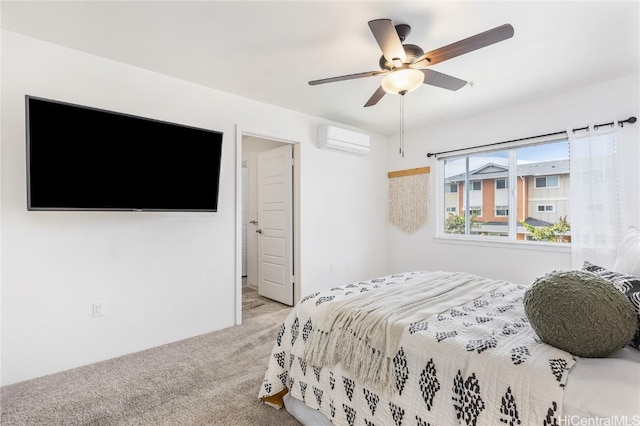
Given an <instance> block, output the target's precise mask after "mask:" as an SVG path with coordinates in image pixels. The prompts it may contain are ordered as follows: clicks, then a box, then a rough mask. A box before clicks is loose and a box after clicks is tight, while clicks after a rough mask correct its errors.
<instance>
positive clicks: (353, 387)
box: [259, 272, 575, 426]
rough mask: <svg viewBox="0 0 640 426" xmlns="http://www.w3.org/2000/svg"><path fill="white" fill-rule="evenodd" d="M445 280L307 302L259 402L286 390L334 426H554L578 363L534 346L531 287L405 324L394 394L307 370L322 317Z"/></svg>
mask: <svg viewBox="0 0 640 426" xmlns="http://www.w3.org/2000/svg"><path fill="white" fill-rule="evenodd" d="M441 275H442V273H440V275H438V274H436V273H427V272H414V273H408V274H398V275H392V276H388V277H383V278H379V279H374V280H370V281H366V282H361V283H352V284H349V285H346V286H344V287H339V288H335V289H332V291H329V292H326V293H318V294H314V295H310V296H308V297H307V298H305V299H304V300H303V301H301V302H300V303H299V304H298V305H297V306H296V307H295V308H294V310H292V312H291V314H290V315H289V317H288V318H287V320H286V321H285V323H284V324H283V326H282V327H281V329H280V332H279V334H278V336H277V339H276V343H275V344H274V348H273V352H272V356H271V358H270V362H269V365H268V369H267V372H266V374H265V378H264V382H263V385H262V388H261V390H260V393H259V397H265V396H268V395H274V394H276V393H278V392H279V391H281V390H282V389H284V388H285V387H286V388H287V389H288V390H289V392H290V393H291V395H292V396H293V397H295V398H296V399H298V400H300V401H304V403H305V404H306V405H307V406H309V407H311V408H313V409H316V410H318V411H320V412H322V413H323V414H324V415H325V416H326V417H328V418H329V419H330V420H331V421H332V422H333V424H336V425H366V426H371V425H378V426H383V425H394V424H395V425H397V426H400V425H418V426H423V425H428V424H430V425H442V424H446V425H449V424H456V423H460V424H468V425H497V424H513V425H517V424H521V425H526V424H540V425H542V424H544V422H545V421H546V422H547V424H553V422H554V420H556V421H557V420H558V419H559V418H560V417H561V416H562V412H561V411H562V399H563V388H564V386H565V383H566V380H567V375H568V372H569V370H570V369H571V367H572V366H573V364H574V362H575V360H574V358H573V357H572V356H571V355H570V354H568V353H566V352H564V351H562V350H559V349H557V348H554V347H551V346H549V345H546V344H544V343H542V342H541V341H539V340H538V339H537V337H536V335H535V333H534V332H533V330H532V329H531V327H530V326H529V324H528V321H527V320H526V317H525V316H524V312H523V309H522V296H523V294H524V291H525V289H526V287H524V286H521V285H515V284H511V283H499V285H496V287H497V288H496V289H495V290H493V291H490V292H488V293H485V294H483V295H480V296H478V295H472V293H470V297H469V298H468V299H467V300H466V301H465V302H464V303H462V304H461V305H459V306H455V307H445V308H444V310H443V311H441V312H436V313H430V314H429V316H428V317H426V318H423V319H421V320H416V321H412V322H411V323H409V324H406V325H405V327H404V332H403V333H402V336H401V338H400V342H399V345H398V346H399V349H398V351H397V352H396V354H395V356H394V358H393V373H394V374H393V377H392V380H393V383H392V386H391V388H392V389H393V390H392V391H389V389H388V388H386V387H385V386H378V385H376V384H374V383H373V384H372V383H364V382H363V381H360V380H357V379H356V377H355V375H354V374H353V373H352V372H350V371H349V370H348V369H346V368H344V366H343V365H342V364H341V363H337V364H335V365H315V364H311V363H307V362H306V361H305V356H304V354H305V346H306V345H307V343H308V341H309V340H310V337H311V336H312V334H313V331H314V324H320V321H321V320H320V318H319V316H318V313H319V312H320V311H325V310H328V309H329V308H328V306H329V304H330V303H332V302H333V301H335V302H336V303H338V304H340V302H339V301H341V300H343V301H344V300H346V299H348V298H349V297H351V296H354V295H355V294H359V293H362V292H367V291H371V290H374V289H376V288H384V287H387V286H393V285H398V284H401V286H406V285H410V284H411V282H423V281H424V280H425V279H429V277H430V276H434V277H435V276H441ZM471 285H472V284H471ZM389 288H390V287H387V290H385V291H388V289H389ZM399 288H400V286H398V289H399ZM322 305H325V306H324V307H323V306H322ZM398 309H401V308H398Z"/></svg>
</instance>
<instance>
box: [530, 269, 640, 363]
mask: <svg viewBox="0 0 640 426" xmlns="http://www.w3.org/2000/svg"><path fill="white" fill-rule="evenodd" d="M524 311H525V313H526V315H527V318H528V319H529V322H530V324H531V327H533V330H534V331H535V332H536V333H537V334H538V336H539V337H540V339H542V341H543V342H545V343H547V344H549V345H552V346H555V347H557V348H560V349H563V350H565V351H567V352H569V353H571V354H573V355H577V356H582V357H589V358H599V357H606V356H608V355H610V354H612V353H613V352H615V351H617V350H618V349H621V348H623V347H624V346H626V345H627V344H628V343H629V342H630V341H631V340H632V339H633V337H634V335H635V333H636V330H637V328H638V317H637V315H636V313H635V311H634V308H633V305H632V304H631V302H629V300H628V299H627V297H626V296H625V295H624V294H622V293H621V292H620V291H618V290H617V289H616V288H615V287H614V286H613V285H611V284H610V283H609V282H607V281H605V280H604V279H602V278H600V277H598V276H596V275H595V274H592V273H590V272H586V271H559V272H552V273H549V274H546V275H544V276H542V277H540V278H538V279H536V281H535V282H534V283H533V285H532V286H531V287H530V288H529V289H528V290H527V291H526V292H525V296H524Z"/></svg>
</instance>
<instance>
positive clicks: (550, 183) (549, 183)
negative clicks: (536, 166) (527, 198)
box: [536, 176, 560, 188]
mask: <svg viewBox="0 0 640 426" xmlns="http://www.w3.org/2000/svg"><path fill="white" fill-rule="evenodd" d="M559 186H560V185H559V184H558V176H544V177H537V178H536V188H558V187H559Z"/></svg>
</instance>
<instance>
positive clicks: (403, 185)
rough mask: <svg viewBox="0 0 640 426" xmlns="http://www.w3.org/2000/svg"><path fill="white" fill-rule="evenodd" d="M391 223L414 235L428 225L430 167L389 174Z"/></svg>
mask: <svg viewBox="0 0 640 426" xmlns="http://www.w3.org/2000/svg"><path fill="white" fill-rule="evenodd" d="M388 176H389V223H391V224H392V225H394V226H395V227H397V228H398V229H400V230H402V231H404V232H405V233H407V234H413V233H414V232H416V231H417V230H418V229H420V228H422V227H423V226H424V225H426V223H427V219H428V210H429V167H420V168H417V169H409V170H400V171H397V172H389V174H388Z"/></svg>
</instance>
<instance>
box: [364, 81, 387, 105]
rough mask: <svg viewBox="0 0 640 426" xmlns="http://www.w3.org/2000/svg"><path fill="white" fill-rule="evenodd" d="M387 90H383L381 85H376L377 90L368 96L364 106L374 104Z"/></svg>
mask: <svg viewBox="0 0 640 426" xmlns="http://www.w3.org/2000/svg"><path fill="white" fill-rule="evenodd" d="M386 93H387V92H385V91H384V89H383V88H382V86H380V87H378V90H376V91H375V93H374V94H373V95H372V96H371V97H370V98H369V100H368V101H367V103H366V104H364V107H365V108H366V107H370V106H373V105H375V104H377V103H378V101H379V100H380V99H382V97H383V96H384V95H385V94H386Z"/></svg>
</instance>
